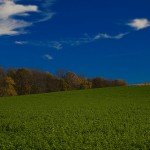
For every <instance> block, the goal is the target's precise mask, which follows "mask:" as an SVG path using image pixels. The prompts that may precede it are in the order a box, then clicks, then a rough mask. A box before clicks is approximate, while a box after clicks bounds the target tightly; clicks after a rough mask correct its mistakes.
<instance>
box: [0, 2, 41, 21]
mask: <svg viewBox="0 0 150 150" xmlns="http://www.w3.org/2000/svg"><path fill="white" fill-rule="evenodd" d="M0 10H1V11H0V18H1V19H8V18H10V17H11V16H14V15H22V14H24V13H28V12H37V11H38V7H37V6H35V5H27V6H25V5H20V4H16V3H15V2H13V1H11V0H3V1H2V3H1V5H0Z"/></svg>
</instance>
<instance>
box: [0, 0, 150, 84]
mask: <svg viewBox="0 0 150 150" xmlns="http://www.w3.org/2000/svg"><path fill="white" fill-rule="evenodd" d="M149 6H150V1H149V0H138V1H137V0H132V1H131V0H126V1H125V0H123V1H120V0H105V1H102V0H32V2H31V0H26V1H25V0H14V1H13V0H0V65H1V66H3V67H6V68H7V67H28V68H36V69H41V70H44V71H50V72H52V73H54V72H55V71H56V70H58V69H68V70H71V71H74V72H76V73H79V74H84V75H85V76H87V77H96V76H102V77H106V78H111V79H116V78H117V79H118V78H119V79H125V80H126V81H128V82H129V83H140V82H150V69H149V66H150V61H149V57H150V11H149Z"/></svg>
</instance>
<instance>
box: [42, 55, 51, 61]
mask: <svg viewBox="0 0 150 150" xmlns="http://www.w3.org/2000/svg"><path fill="white" fill-rule="evenodd" d="M43 58H44V59H47V60H53V57H52V56H50V55H49V54H45V55H44V56H43Z"/></svg>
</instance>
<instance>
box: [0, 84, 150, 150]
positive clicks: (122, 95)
mask: <svg viewBox="0 0 150 150" xmlns="http://www.w3.org/2000/svg"><path fill="white" fill-rule="evenodd" d="M0 149H1V150H3V149H7V150H9V149H10V150H13V149H24V150H25V149H104V150H107V149H119V150H120V149H121V150H123V149H125V150H126V149H150V87H149V86H147V87H121V88H104V89H95V90H85V91H71V92H60V93H51V94H43V95H30V96H20V97H10V98H0Z"/></svg>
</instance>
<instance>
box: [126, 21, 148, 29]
mask: <svg viewBox="0 0 150 150" xmlns="http://www.w3.org/2000/svg"><path fill="white" fill-rule="evenodd" d="M127 25H128V26H130V27H132V28H134V29H136V30H141V29H144V28H148V27H150V20H148V19H146V18H142V19H133V20H132V21H131V22H129V23H128V24H127Z"/></svg>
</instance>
